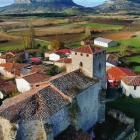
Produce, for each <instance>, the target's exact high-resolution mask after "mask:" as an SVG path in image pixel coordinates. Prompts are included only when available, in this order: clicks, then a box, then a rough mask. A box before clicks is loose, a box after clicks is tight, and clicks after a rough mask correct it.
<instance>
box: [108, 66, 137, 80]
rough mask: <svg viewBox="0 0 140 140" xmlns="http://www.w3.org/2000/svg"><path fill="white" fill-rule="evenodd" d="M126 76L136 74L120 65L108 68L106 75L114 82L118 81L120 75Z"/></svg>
mask: <svg viewBox="0 0 140 140" xmlns="http://www.w3.org/2000/svg"><path fill="white" fill-rule="evenodd" d="M126 76H136V74H135V73H134V72H132V71H131V70H130V69H128V68H122V67H114V68H112V69H109V70H108V77H109V78H110V79H111V80H113V81H114V82H120V81H121V77H126Z"/></svg>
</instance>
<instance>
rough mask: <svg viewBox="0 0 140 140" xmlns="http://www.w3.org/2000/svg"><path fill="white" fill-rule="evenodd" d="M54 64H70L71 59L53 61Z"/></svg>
mask: <svg viewBox="0 0 140 140" xmlns="http://www.w3.org/2000/svg"><path fill="white" fill-rule="evenodd" d="M55 62H57V63H66V64H70V63H72V59H71V58H62V59H60V60H58V61H55Z"/></svg>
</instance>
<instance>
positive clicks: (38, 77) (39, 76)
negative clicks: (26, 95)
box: [22, 72, 50, 84]
mask: <svg viewBox="0 0 140 140" xmlns="http://www.w3.org/2000/svg"><path fill="white" fill-rule="evenodd" d="M22 78H23V79H25V80H26V81H27V82H28V83H30V84H34V83H40V82H43V81H46V80H48V79H49V78H50V76H48V75H46V74H44V73H39V72H36V73H31V74H28V75H26V76H24V77H22Z"/></svg>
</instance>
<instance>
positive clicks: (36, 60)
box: [30, 58, 42, 63]
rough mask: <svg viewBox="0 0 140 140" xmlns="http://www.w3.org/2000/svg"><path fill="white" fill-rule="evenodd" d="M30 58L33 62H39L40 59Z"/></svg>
mask: <svg viewBox="0 0 140 140" xmlns="http://www.w3.org/2000/svg"><path fill="white" fill-rule="evenodd" d="M30 60H31V61H33V62H36V63H38V62H41V61H42V60H41V59H39V58H30Z"/></svg>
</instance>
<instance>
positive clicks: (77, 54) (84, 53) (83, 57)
mask: <svg viewBox="0 0 140 140" xmlns="http://www.w3.org/2000/svg"><path fill="white" fill-rule="evenodd" d="M71 57H72V65H71V67H69V68H68V72H69V71H73V70H76V69H79V68H80V69H82V70H83V72H84V73H85V74H86V75H87V76H89V77H91V78H92V77H97V78H100V79H101V81H102V87H103V88H105V75H106V50H104V49H102V48H99V47H94V46H90V45H89V46H85V47H81V48H77V49H75V50H73V51H72V54H71Z"/></svg>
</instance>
